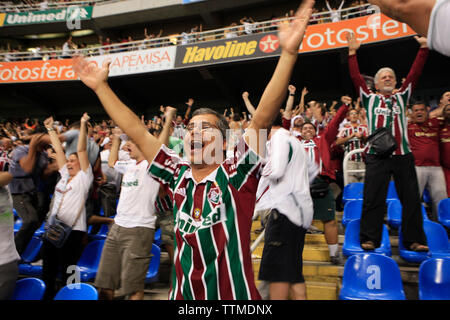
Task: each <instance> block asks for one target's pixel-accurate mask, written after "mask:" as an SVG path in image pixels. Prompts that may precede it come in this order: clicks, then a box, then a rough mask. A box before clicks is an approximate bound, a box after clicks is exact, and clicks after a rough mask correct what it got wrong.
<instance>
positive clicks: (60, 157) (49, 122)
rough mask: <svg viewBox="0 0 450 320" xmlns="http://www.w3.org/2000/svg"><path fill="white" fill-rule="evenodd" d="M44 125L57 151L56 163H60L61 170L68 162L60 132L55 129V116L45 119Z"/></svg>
mask: <svg viewBox="0 0 450 320" xmlns="http://www.w3.org/2000/svg"><path fill="white" fill-rule="evenodd" d="M44 126H45V127H46V128H47V131H48V135H49V136H50V143H51V144H52V146H53V149H54V150H55V153H56V164H57V165H58V170H61V168H62V167H64V165H65V164H66V162H67V159H66V154H65V152H64V149H63V147H62V145H61V141H60V139H59V137H58V134H57V133H56V131H55V130H54V129H53V117H50V118H47V119H45V120H44Z"/></svg>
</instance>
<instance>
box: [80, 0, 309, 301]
mask: <svg viewBox="0 0 450 320" xmlns="http://www.w3.org/2000/svg"><path fill="white" fill-rule="evenodd" d="M313 5H314V1H313V0H305V1H303V4H302V6H300V8H299V10H298V11H297V14H296V17H295V19H294V20H293V22H292V23H291V24H282V25H280V30H279V40H280V46H281V56H280V59H279V62H278V65H277V67H276V69H275V71H274V74H273V76H272V79H271V80H270V82H269V83H268V85H267V87H266V90H265V91H264V93H263V95H262V97H261V100H260V103H259V105H258V108H257V109H256V111H255V114H254V115H253V117H252V122H251V123H250V125H249V127H248V129H247V132H246V133H245V134H244V136H243V137H242V138H241V140H240V142H239V143H238V145H237V146H236V148H235V152H234V156H233V157H231V158H229V159H227V160H225V161H223V155H224V153H225V150H226V143H225V141H223V140H224V139H223V138H224V137H225V134H226V130H227V129H228V126H227V122H226V119H225V118H224V117H223V115H221V114H219V113H217V112H215V111H214V110H211V109H199V110H196V111H195V112H194V113H193V115H192V118H191V120H190V122H189V124H188V126H187V130H188V134H187V135H186V137H185V140H184V146H185V152H186V156H187V159H188V161H184V160H182V159H181V158H180V157H179V156H178V155H176V154H174V153H173V152H171V151H170V150H169V149H167V148H166V147H165V146H164V145H162V144H161V142H159V141H158V139H156V138H155V137H154V136H152V135H151V134H150V133H148V131H147V128H145V126H144V125H143V124H142V123H141V121H140V120H139V118H138V117H137V116H136V115H135V114H134V113H133V112H132V111H131V110H130V109H129V108H128V107H127V106H125V105H124V104H123V103H122V102H121V101H120V100H119V98H118V97H117V96H116V95H115V94H114V92H113V91H112V90H111V88H110V87H109V86H108V83H107V79H108V71H109V70H108V69H109V63H105V64H104V65H103V67H102V68H99V67H97V66H96V65H95V63H89V62H88V61H86V60H85V59H83V58H76V59H75V60H74V65H73V68H74V70H75V72H76V73H77V75H78V76H79V77H80V79H81V80H82V81H83V82H84V83H85V84H86V85H87V86H88V87H90V88H91V89H92V90H94V92H95V93H96V94H97V96H98V97H99V99H100V101H101V102H102V104H103V107H104V108H105V110H106V111H107V113H108V114H109V115H110V117H111V119H113V120H114V122H115V123H117V124H118V125H119V127H121V128H122V129H123V130H124V131H125V133H126V134H127V135H128V136H129V137H130V138H131V139H132V140H133V141H134V142H135V143H136V144H137V145H138V147H139V148H140V150H142V153H143V154H144V156H145V158H146V159H147V160H148V161H149V163H150V167H149V173H150V174H151V175H152V176H153V177H154V178H156V179H157V180H158V181H159V182H160V183H161V184H162V185H164V186H165V189H166V191H167V192H168V194H169V195H170V197H171V199H172V202H173V205H174V216H175V241H174V246H175V252H174V255H175V258H174V260H175V261H174V269H173V271H174V272H173V273H172V274H173V276H172V285H171V289H170V292H169V297H170V299H189V300H194V299H195V300H202V299H213V300H218V299H221V300H230V299H238V300H248V299H260V295H259V293H258V291H257V289H256V286H255V282H254V274H253V269H252V261H251V253H250V228H251V222H252V215H253V210H254V206H255V200H256V191H257V187H258V180H259V170H260V167H261V158H260V155H264V151H265V150H264V145H265V139H267V131H266V129H268V128H269V127H270V125H271V124H272V121H273V120H274V119H275V117H276V115H277V114H278V113H279V112H280V106H281V104H282V102H283V100H284V98H285V93H286V87H287V86H288V84H289V80H290V78H291V75H292V72H293V68H294V65H295V62H296V60H297V56H298V50H299V47H300V44H301V41H302V39H303V36H304V33H305V29H306V26H307V24H308V21H309V18H310V16H311V11H312V7H313ZM261 132H262V133H263V134H261ZM259 146H261V148H260V147H259ZM209 156H210V157H209Z"/></svg>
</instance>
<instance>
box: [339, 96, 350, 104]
mask: <svg viewBox="0 0 450 320" xmlns="http://www.w3.org/2000/svg"><path fill="white" fill-rule="evenodd" d="M341 101H342V103H344V104H347V105H350V104H352V98H351V97H349V96H342V97H341Z"/></svg>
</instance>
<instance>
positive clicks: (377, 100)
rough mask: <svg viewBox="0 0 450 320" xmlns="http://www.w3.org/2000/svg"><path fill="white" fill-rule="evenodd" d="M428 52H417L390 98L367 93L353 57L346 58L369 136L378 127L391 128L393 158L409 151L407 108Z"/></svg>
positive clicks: (370, 149)
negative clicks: (363, 111)
mask: <svg viewBox="0 0 450 320" xmlns="http://www.w3.org/2000/svg"><path fill="white" fill-rule="evenodd" d="M428 51H429V50H428V49H427V48H421V49H420V50H419V52H418V53H417V56H416V59H415V61H414V63H413V65H412V67H411V70H410V72H409V74H408V76H407V77H406V80H405V82H404V83H403V85H402V87H401V88H400V90H398V91H397V92H396V93H395V94H392V95H390V96H384V95H382V94H378V93H374V92H372V91H370V89H369V88H368V87H367V85H366V82H365V81H364V79H363V77H362V76H361V74H360V72H359V66H358V60H357V58H356V55H351V56H349V58H348V62H349V70H350V77H351V78H352V81H353V84H354V85H355V87H356V91H357V92H358V94H359V96H360V98H361V105H362V106H363V107H364V108H365V109H366V114H367V124H368V126H369V134H372V133H373V132H375V130H376V129H378V128H381V127H386V128H391V133H392V135H393V136H394V138H395V140H396V141H397V145H398V147H397V149H396V150H395V151H394V153H393V154H394V155H405V154H408V153H410V152H411V149H410V146H409V141H408V128H407V126H408V121H407V117H406V115H407V105H408V102H409V99H410V97H411V93H412V91H413V90H414V88H415V86H416V84H417V82H418V80H419V77H420V74H421V73H422V69H423V66H424V65H425V62H426V60H427V57H428ZM374 153H375V152H374V151H373V150H372V148H369V154H374Z"/></svg>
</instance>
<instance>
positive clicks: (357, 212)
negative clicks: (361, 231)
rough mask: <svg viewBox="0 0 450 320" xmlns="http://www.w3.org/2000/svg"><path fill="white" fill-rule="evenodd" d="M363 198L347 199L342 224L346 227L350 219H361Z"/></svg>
mask: <svg viewBox="0 0 450 320" xmlns="http://www.w3.org/2000/svg"><path fill="white" fill-rule="evenodd" d="M362 205H363V200H351V201H347V202H346V203H345V205H344V214H343V216H342V225H343V226H344V227H346V226H347V224H348V223H349V222H350V221H353V220H358V219H361V212H362Z"/></svg>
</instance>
